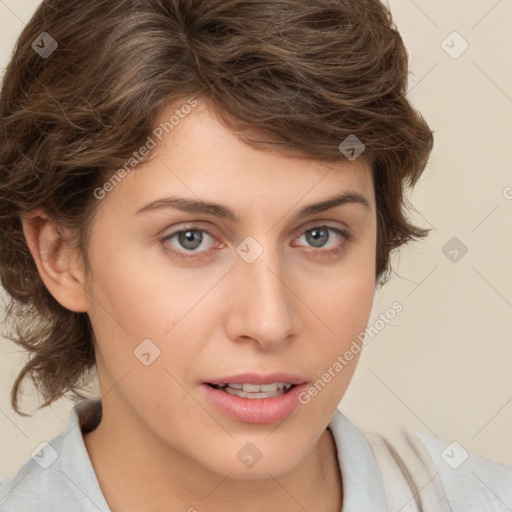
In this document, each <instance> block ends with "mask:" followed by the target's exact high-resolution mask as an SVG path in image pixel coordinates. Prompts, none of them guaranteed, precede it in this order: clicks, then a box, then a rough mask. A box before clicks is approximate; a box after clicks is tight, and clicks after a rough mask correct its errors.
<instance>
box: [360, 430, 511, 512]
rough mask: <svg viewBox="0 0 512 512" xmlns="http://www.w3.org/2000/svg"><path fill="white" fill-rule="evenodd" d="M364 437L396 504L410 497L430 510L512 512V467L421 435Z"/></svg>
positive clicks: (399, 433) (410, 432)
mask: <svg viewBox="0 0 512 512" xmlns="http://www.w3.org/2000/svg"><path fill="white" fill-rule="evenodd" d="M364 435H365V437H366V439H367V440H368V442H369V443H370V446H371V448H372V451H373V453H374V455H375V459H376V461H377V464H378V465H379V468H380V470H381V474H382V477H383V480H384V482H385V487H386V492H387V494H388V495H389V496H390V500H393V499H395V501H396V499H398V500H400V498H397V497H398V496H406V495H409V498H410V500H415V501H416V502H417V507H418V509H419V510H425V511H430V510H432V511H434V510H435V511H444V510H446V511H454V512H455V511H461V512H462V511H464V512H471V511H475V512H477V511H479V512H480V511H483V510H489V511H490V510H496V511H497V510H502V509H503V510H507V509H512V467H510V466H507V465H504V464H499V463H497V462H494V461H492V460H489V459H486V458H484V457H481V456H478V455H476V454H473V453H471V452H469V451H467V450H465V449H464V448H463V447H462V446H461V445H460V444H459V443H457V442H451V443H445V442H444V441H442V440H440V439H437V438H434V437H431V436H428V435H426V434H423V433H421V432H418V431H415V430H407V429H398V430H397V431H395V432H394V433H393V434H389V435H386V436H383V435H380V434H376V433H368V432H365V433H364ZM402 501H403V498H402ZM401 506H402V507H403V506H404V503H402V505H401ZM420 507H421V508H420ZM399 508H400V507H399ZM404 510H407V509H404Z"/></svg>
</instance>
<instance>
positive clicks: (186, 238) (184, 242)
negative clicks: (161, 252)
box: [162, 228, 215, 258]
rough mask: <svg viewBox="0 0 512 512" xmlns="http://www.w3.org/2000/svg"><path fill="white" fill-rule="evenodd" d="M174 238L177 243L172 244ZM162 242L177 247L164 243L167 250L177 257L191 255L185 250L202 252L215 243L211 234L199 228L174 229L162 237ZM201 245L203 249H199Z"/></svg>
mask: <svg viewBox="0 0 512 512" xmlns="http://www.w3.org/2000/svg"><path fill="white" fill-rule="evenodd" d="M174 239H176V244H177V245H174V244H172V241H173V240H174ZM208 239H210V241H209V242H208V243H205V240H208ZM162 242H165V243H171V245H174V247H177V249H179V250H176V249H174V248H170V247H168V246H165V245H164V247H165V249H166V250H167V251H170V252H172V253H173V254H174V255H175V256H177V257H183V258H188V257H191V256H193V255H192V254H190V255H188V254H186V253H187V252H194V253H204V252H206V251H207V250H208V249H210V248H212V247H213V246H214V245H215V241H214V240H213V236H212V235H211V234H210V233H209V232H208V231H207V230H206V229H200V228H185V229H181V230H179V231H175V232H174V233H171V234H170V235H168V236H166V237H165V238H163V239H162ZM201 246H203V250H199V249H200V247H201Z"/></svg>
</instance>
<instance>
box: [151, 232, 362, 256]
mask: <svg viewBox="0 0 512 512" xmlns="http://www.w3.org/2000/svg"><path fill="white" fill-rule="evenodd" d="M318 228H323V229H326V230H327V231H329V232H334V233H336V234H337V235H341V236H342V237H343V238H342V240H341V242H340V243H339V244H338V246H337V247H336V248H334V249H329V250H322V249H318V250H315V248H312V249H313V251H312V252H316V253H321V255H322V256H324V257H327V258H331V257H335V256H337V255H338V254H339V253H340V252H341V251H343V250H344V249H345V247H346V245H347V244H348V243H349V242H351V241H352V240H353V235H352V234H351V233H349V232H348V231H346V230H343V229H339V228H335V227H332V226H324V225H318V226H312V227H309V228H307V229H306V230H304V231H303V232H302V233H301V234H300V235H299V237H297V238H300V237H301V236H302V235H304V234H305V233H307V232H308V231H313V230H314V229H318ZM187 231H195V232H199V233H206V234H207V235H209V236H211V237H212V238H215V237H214V236H213V235H212V234H211V233H210V232H209V231H208V230H206V229H203V228H195V227H192V226H191V227H184V228H183V229H180V230H178V231H174V232H173V233H171V234H170V235H167V236H166V237H164V238H162V239H161V243H162V245H163V247H164V250H165V251H166V252H168V253H170V254H172V255H173V256H174V257H176V258H179V259H184V260H187V259H190V258H198V257H201V255H204V254H205V253H206V252H207V251H200V252H198V253H191V254H186V253H183V252H181V251H177V250H175V249H171V248H170V247H169V246H168V245H166V244H165V242H167V241H168V240H170V239H172V238H174V237H175V236H176V235H179V234H180V233H186V232H187ZM196 254H200V256H197V255H196Z"/></svg>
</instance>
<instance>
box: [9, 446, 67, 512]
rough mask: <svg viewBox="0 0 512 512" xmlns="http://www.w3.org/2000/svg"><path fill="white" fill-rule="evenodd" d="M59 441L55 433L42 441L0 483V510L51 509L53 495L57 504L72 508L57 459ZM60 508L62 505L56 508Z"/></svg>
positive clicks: (54, 504)
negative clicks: (5, 479) (32, 452)
mask: <svg viewBox="0 0 512 512" xmlns="http://www.w3.org/2000/svg"><path fill="white" fill-rule="evenodd" d="M62 452H63V450H62V442H61V440H60V439H59V438H58V437H57V438H55V439H54V440H52V441H50V443H46V444H45V445H44V446H43V447H41V450H40V451H39V452H37V453H35V454H34V455H33V457H32V458H31V459H29V460H28V461H27V462H26V463H25V464H24V465H23V466H22V467H21V468H20V469H19V470H18V472H17V473H16V474H15V475H14V476H13V477H12V478H10V479H8V480H7V481H5V482H3V483H1V484H0V511H1V512H19V511H22V510H27V511H28V510H38V511H41V512H46V511H48V512H49V511H50V510H55V506H56V504H57V503H56V496H58V502H59V503H58V505H59V507H61V504H62V505H63V506H64V505H65V506H66V507H68V508H67V509H66V510H70V511H73V510H75V509H74V506H73V495H72V493H71V492H70V489H69V486H67V485H66V482H65V481H63V478H65V476H64V474H63V473H62V471H61V465H60V463H59V461H58V459H59V457H60V456H62V455H64V453H62ZM60 509H62V508H60Z"/></svg>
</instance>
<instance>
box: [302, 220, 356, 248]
mask: <svg viewBox="0 0 512 512" xmlns="http://www.w3.org/2000/svg"><path fill="white" fill-rule="evenodd" d="M351 239H352V236H351V234H350V233H348V232H347V231H344V230H342V229H338V228H334V227H332V226H314V227H311V228H309V229H307V230H306V231H304V232H303V233H302V235H301V236H300V237H299V238H298V239H297V240H305V243H306V244H307V245H309V246H310V247H313V248H314V249H321V250H320V251H316V252H318V253H320V254H336V253H338V252H340V251H341V250H342V249H343V248H344V247H345V244H346V243H347V242H349V241H350V240H351ZM293 245H294V246H296V245H297V243H296V242H294V243H293ZM300 245H302V244H300ZM325 247H327V248H326V249H325Z"/></svg>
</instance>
